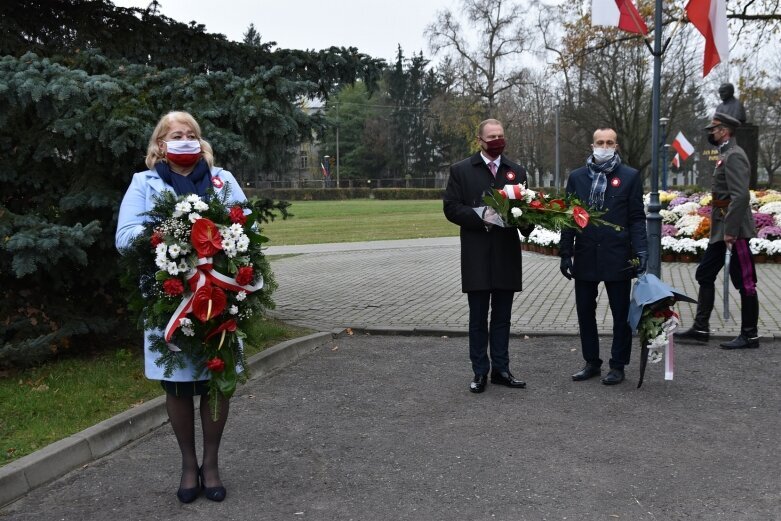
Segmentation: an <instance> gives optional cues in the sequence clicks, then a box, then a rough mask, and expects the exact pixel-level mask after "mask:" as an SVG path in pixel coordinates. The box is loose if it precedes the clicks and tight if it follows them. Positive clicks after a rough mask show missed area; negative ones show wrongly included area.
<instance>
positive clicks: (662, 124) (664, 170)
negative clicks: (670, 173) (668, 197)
mask: <svg viewBox="0 0 781 521" xmlns="http://www.w3.org/2000/svg"><path fill="white" fill-rule="evenodd" d="M669 121H670V118H659V126H660V127H661V128H662V190H667V123H669Z"/></svg>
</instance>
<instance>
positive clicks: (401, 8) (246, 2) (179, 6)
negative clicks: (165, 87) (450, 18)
mask: <svg viewBox="0 0 781 521" xmlns="http://www.w3.org/2000/svg"><path fill="white" fill-rule="evenodd" d="M113 2H114V5H116V6H119V7H142V8H145V7H147V6H148V5H149V3H150V0H113ZM160 4H161V6H162V7H161V10H160V12H161V14H163V15H165V16H167V17H169V18H173V19H174V20H177V21H180V22H183V23H189V22H190V21H191V20H195V21H196V22H197V23H202V24H204V25H205V26H206V30H207V31H208V32H210V33H222V34H224V35H225V36H227V38H228V39H229V40H236V41H239V40H242V38H243V34H244V33H245V32H246V31H247V27H248V26H249V24H250V23H254V24H255V28H256V29H257V31H258V32H259V33H260V35H261V38H262V41H264V42H268V41H275V42H277V46H278V47H281V48H286V49H315V50H320V49H325V48H328V47H330V46H331V45H336V46H338V47H342V46H344V47H350V46H352V47H357V48H358V50H359V51H361V52H363V53H366V54H369V55H370V56H372V57H375V58H385V59H386V60H391V59H393V58H394V57H395V56H396V48H397V46H398V45H399V44H401V47H402V49H403V50H404V55H405V56H407V57H409V56H411V55H412V54H415V53H417V52H419V51H421V50H422V51H423V54H424V55H425V56H427V57H431V53H430V52H429V49H428V45H427V44H426V39H425V38H424V36H423V31H424V29H425V27H426V25H428V24H430V23H431V22H433V21H434V20H435V18H436V13H437V11H439V10H442V9H444V8H445V7H451V8H456V9H457V8H458V3H457V2H454V1H453V0H330V1H329V0H297V1H288V0H222V1H217V2H215V1H214V0H160Z"/></svg>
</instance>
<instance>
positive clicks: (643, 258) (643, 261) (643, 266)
mask: <svg viewBox="0 0 781 521" xmlns="http://www.w3.org/2000/svg"><path fill="white" fill-rule="evenodd" d="M637 260H638V261H640V264H638V265H637V276H638V277H639V276H640V275H642V274H643V273H645V272H646V270H647V269H648V252H645V251H641V252H638V253H637Z"/></svg>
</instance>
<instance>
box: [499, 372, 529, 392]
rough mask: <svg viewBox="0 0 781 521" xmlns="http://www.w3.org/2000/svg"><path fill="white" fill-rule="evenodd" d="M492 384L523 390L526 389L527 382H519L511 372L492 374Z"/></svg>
mask: <svg viewBox="0 0 781 521" xmlns="http://www.w3.org/2000/svg"><path fill="white" fill-rule="evenodd" d="M491 383H492V384H497V385H505V386H507V387H514V388H516V389H523V388H524V387H526V382H522V381H520V380H517V379H516V378H515V377H514V376H513V375H512V374H510V373H509V372H506V373H491Z"/></svg>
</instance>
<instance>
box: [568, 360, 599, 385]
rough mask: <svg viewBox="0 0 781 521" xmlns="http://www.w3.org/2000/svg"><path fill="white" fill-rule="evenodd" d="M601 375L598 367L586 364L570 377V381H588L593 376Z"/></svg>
mask: <svg viewBox="0 0 781 521" xmlns="http://www.w3.org/2000/svg"><path fill="white" fill-rule="evenodd" d="M600 374H602V369H600V367H599V366H598V365H592V364H586V365H585V366H583V369H581V370H580V371H578V372H577V373H575V374H573V375H572V379H573V380H574V381H576V382H580V381H581V380H588V379H589V378H593V377H595V376H599V375H600Z"/></svg>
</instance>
